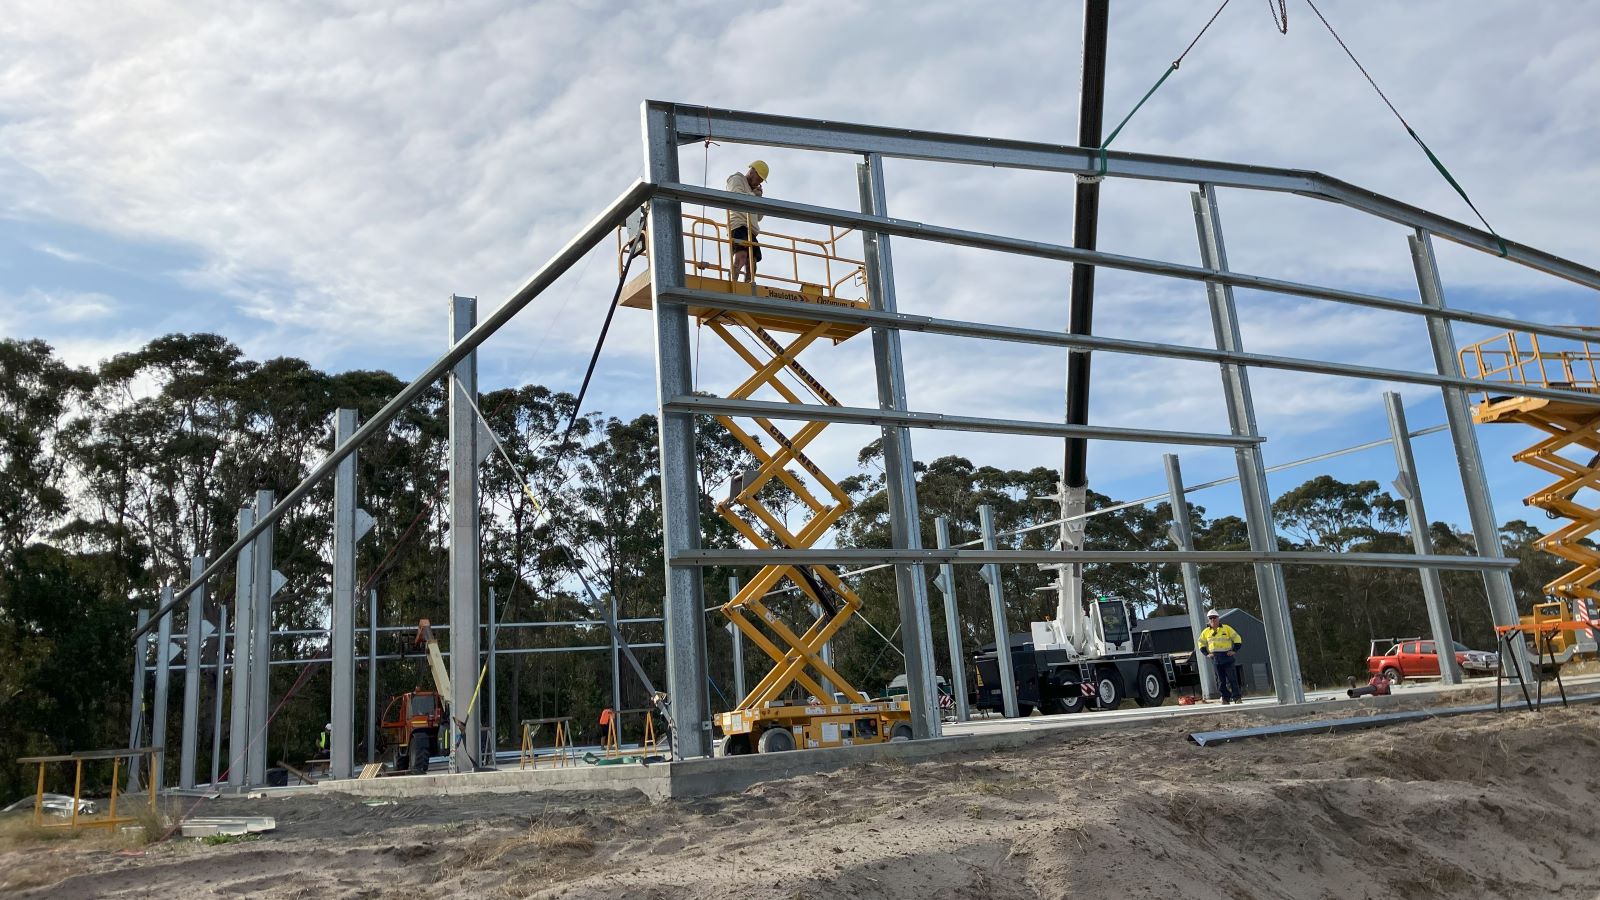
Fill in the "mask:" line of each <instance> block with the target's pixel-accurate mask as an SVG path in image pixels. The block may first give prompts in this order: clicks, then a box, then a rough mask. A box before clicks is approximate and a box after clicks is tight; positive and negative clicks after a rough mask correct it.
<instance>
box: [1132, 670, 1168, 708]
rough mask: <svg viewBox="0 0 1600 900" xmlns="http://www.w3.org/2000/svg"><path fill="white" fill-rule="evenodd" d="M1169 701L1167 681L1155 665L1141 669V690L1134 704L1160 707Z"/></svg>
mask: <svg viewBox="0 0 1600 900" xmlns="http://www.w3.org/2000/svg"><path fill="white" fill-rule="evenodd" d="M1166 699H1167V679H1166V678H1165V677H1163V676H1162V674H1161V670H1160V669H1159V668H1157V667H1156V665H1155V664H1154V663H1145V664H1144V665H1142V666H1140V667H1139V690H1138V693H1136V694H1134V696H1133V702H1135V703H1137V704H1139V705H1140V706H1160V705H1161V704H1162V703H1163V702H1164V701H1165V700H1166Z"/></svg>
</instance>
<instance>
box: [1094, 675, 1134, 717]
mask: <svg viewBox="0 0 1600 900" xmlns="http://www.w3.org/2000/svg"><path fill="white" fill-rule="evenodd" d="M1127 692H1128V689H1127V688H1126V687H1125V686H1124V685H1123V683H1122V673H1120V672H1118V671H1117V670H1116V669H1115V668H1114V667H1112V666H1105V667H1104V668H1101V669H1100V670H1099V671H1097V672H1095V675H1094V701H1095V708H1096V709H1116V708H1117V707H1119V706H1121V705H1122V701H1123V698H1124V697H1125V696H1126V695H1127Z"/></svg>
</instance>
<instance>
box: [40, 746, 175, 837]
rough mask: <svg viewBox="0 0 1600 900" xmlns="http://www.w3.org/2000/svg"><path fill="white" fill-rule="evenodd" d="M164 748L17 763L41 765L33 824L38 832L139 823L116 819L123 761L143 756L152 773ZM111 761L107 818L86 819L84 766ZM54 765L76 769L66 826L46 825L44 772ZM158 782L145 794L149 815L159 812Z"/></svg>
mask: <svg viewBox="0 0 1600 900" xmlns="http://www.w3.org/2000/svg"><path fill="white" fill-rule="evenodd" d="M165 749H166V748H164V747H134V748H132V749H128V750H81V751H79V752H77V753H66V754H62V755H59V756H24V757H21V758H20V759H18V760H17V762H18V763H21V764H22V765H35V764H36V765H38V767H39V779H38V787H37V788H36V790H35V791H34V795H33V824H34V825H35V826H37V827H39V828H73V829H77V828H115V827H116V826H118V825H121V824H124V823H126V822H136V821H138V819H137V818H136V817H134V816H119V815H117V797H118V793H117V791H118V782H119V781H120V780H121V778H120V775H121V769H122V760H124V759H128V758H130V757H135V756H141V757H144V760H145V772H146V773H147V774H150V773H153V771H154V769H153V766H154V763H155V758H156V756H157V755H158V754H160V753H162V752H163V751H164V750H165ZM107 759H109V760H111V799H110V802H109V804H108V805H107V808H106V814H105V815H104V816H94V817H89V818H85V817H83V816H81V815H80V814H79V812H78V810H79V807H81V806H82V805H83V764H84V763H86V762H96V761H102V760H107ZM52 763H72V764H73V767H74V772H73V777H72V812H71V814H70V816H69V819H68V821H66V822H56V823H46V822H45V821H44V772H45V766H48V765H50V764H52ZM157 784H158V779H155V778H153V777H152V778H150V779H148V783H147V785H146V788H145V792H146V793H148V794H149V795H150V811H151V812H152V813H153V812H155V811H156V798H157V797H158V796H160V793H161V791H160V788H159V787H158V786H157Z"/></svg>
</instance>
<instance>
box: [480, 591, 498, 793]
mask: <svg viewBox="0 0 1600 900" xmlns="http://www.w3.org/2000/svg"><path fill="white" fill-rule="evenodd" d="M495 602H496V598H495V590H494V585H490V586H489V602H488V604H486V606H485V608H484V611H485V612H486V613H487V614H488V616H489V629H488V631H489V633H488V635H487V637H488V641H489V652H488V653H487V654H486V656H487V657H488V658H487V659H486V660H485V661H484V665H485V666H486V667H487V668H488V670H489V671H488V674H487V675H486V676H485V678H486V679H487V681H488V684H486V685H484V688H485V690H486V692H487V693H488V695H489V696H488V698H487V699H486V700H485V701H484V704H483V712H484V716H483V724H484V727H485V728H486V729H487V730H488V733H489V747H488V749H487V750H485V751H484V753H485V755H486V756H487V757H488V758H487V759H486V760H485V761H484V764H485V765H486V766H489V767H490V768H493V767H494V766H495V764H496V763H497V762H498V760H496V759H495V755H496V754H497V753H499V751H500V735H499V727H498V726H499V724H500V723H499V722H498V721H496V720H495V711H496V708H497V703H496V701H497V700H498V697H497V696H496V690H495V688H496V685H495V676H496V674H497V673H496V672H495V657H496V656H499V655H500V652H499V648H500V629H499V624H500V623H499V619H498V617H497V614H496V611H495Z"/></svg>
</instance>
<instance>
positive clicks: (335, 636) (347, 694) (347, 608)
mask: <svg viewBox="0 0 1600 900" xmlns="http://www.w3.org/2000/svg"><path fill="white" fill-rule="evenodd" d="M355 431H356V411H355V410H353V409H341V410H339V411H337V412H336V413H334V436H333V445H334V446H335V447H338V446H341V445H343V444H344V443H345V442H347V441H349V440H350V438H351V436H352V435H354V434H355ZM357 456H358V454H355V453H351V454H350V455H348V456H346V457H345V458H344V459H343V460H342V461H341V462H340V463H339V469H338V471H337V472H336V473H335V474H334V476H333V598H332V605H333V610H332V612H331V615H330V616H329V623H328V628H329V631H328V646H329V647H330V648H331V655H332V657H333V672H332V682H333V690H332V692H331V693H332V696H331V697H330V698H329V704H328V722H329V723H330V724H332V725H333V733H332V734H330V735H329V741H328V775H329V777H331V778H341V779H342V778H351V777H354V775H355V717H356V709H355V707H356V661H355V652H356V634H355V628H356V459H357Z"/></svg>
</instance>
